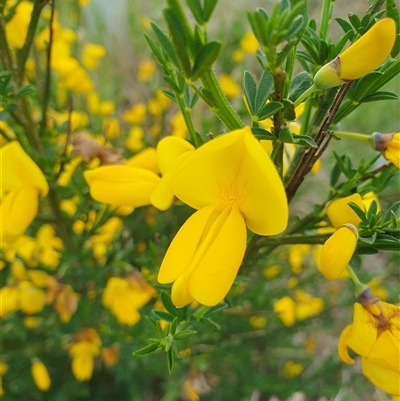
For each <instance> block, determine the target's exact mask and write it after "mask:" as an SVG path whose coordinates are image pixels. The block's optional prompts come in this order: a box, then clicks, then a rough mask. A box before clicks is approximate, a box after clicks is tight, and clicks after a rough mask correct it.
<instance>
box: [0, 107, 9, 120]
mask: <svg viewBox="0 0 400 401" xmlns="http://www.w3.org/2000/svg"><path fill="white" fill-rule="evenodd" d="M8 118H10V113H9V112H8V111H7V110H1V111H0V121H5V120H7V119H8Z"/></svg>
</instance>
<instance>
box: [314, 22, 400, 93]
mask: <svg viewBox="0 0 400 401" xmlns="http://www.w3.org/2000/svg"><path fill="white" fill-rule="evenodd" d="M395 39H396V24H395V22H394V20H393V19H392V18H383V19H381V20H380V21H378V22H377V23H376V24H375V25H374V26H373V27H372V28H371V29H370V30H369V31H368V32H366V33H365V34H364V35H363V36H361V38H360V39H358V40H357V41H356V42H354V43H353V44H352V45H351V46H350V47H349V48H348V49H346V50H345V51H344V52H343V53H342V54H340V55H339V56H338V57H336V58H335V59H334V60H332V61H331V62H329V63H328V64H325V65H324V66H323V67H322V68H321V69H320V70H319V71H318V72H317V73H316V74H315V77H314V83H315V85H316V86H318V87H319V88H321V89H328V88H333V87H335V86H339V85H342V84H344V83H345V82H347V81H353V80H355V79H358V78H361V77H362V76H364V75H366V74H368V73H370V72H371V71H373V70H374V69H375V68H377V67H379V66H380V65H381V64H382V63H383V62H384V61H385V59H386V57H387V56H388V55H389V54H390V51H391V50H392V47H393V45H394V42H395Z"/></svg>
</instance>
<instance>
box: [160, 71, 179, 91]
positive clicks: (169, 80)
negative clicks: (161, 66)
mask: <svg viewBox="0 0 400 401" xmlns="http://www.w3.org/2000/svg"><path fill="white" fill-rule="evenodd" d="M163 79H164V81H165V82H166V83H167V84H168V85H169V86H170V87H171V89H172V90H173V91H174V92H175V93H179V92H180V89H179V87H178V85H177V84H176V83H175V81H174V80H173V79H172V78H171V77H168V76H166V75H164V77H163ZM167 96H168V95H167Z"/></svg>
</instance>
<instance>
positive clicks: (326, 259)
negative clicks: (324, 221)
mask: <svg viewBox="0 0 400 401" xmlns="http://www.w3.org/2000/svg"><path fill="white" fill-rule="evenodd" d="M357 240H358V234H357V229H356V228H355V227H354V226H353V225H352V224H345V225H343V226H342V227H339V228H338V229H337V230H336V231H335V232H334V233H333V234H332V235H331V237H329V238H328V240H327V241H326V242H325V244H324V245H323V247H322V251H321V259H320V265H319V269H320V271H321V273H322V274H323V275H324V276H325V278H327V279H328V280H335V279H337V278H338V277H339V276H340V275H341V274H342V273H343V271H344V269H346V267H347V265H348V264H349V262H350V259H351V257H352V256H353V253H354V251H355V249H356V245H357Z"/></svg>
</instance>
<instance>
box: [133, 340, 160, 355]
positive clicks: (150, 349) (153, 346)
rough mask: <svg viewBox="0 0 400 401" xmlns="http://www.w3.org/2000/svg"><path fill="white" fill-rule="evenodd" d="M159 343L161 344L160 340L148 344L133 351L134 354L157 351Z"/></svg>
mask: <svg viewBox="0 0 400 401" xmlns="http://www.w3.org/2000/svg"><path fill="white" fill-rule="evenodd" d="M158 345H159V342H154V343H151V344H149V345H146V346H145V347H143V348H140V349H138V350H137V351H135V352H133V355H135V356H143V355H146V354H151V353H152V352H155V351H157V348H158Z"/></svg>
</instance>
